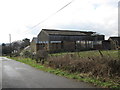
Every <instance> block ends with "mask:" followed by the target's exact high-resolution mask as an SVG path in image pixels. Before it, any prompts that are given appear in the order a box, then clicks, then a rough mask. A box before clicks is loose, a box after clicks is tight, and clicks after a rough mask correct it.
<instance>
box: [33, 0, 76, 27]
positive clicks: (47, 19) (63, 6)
mask: <svg viewBox="0 0 120 90" xmlns="http://www.w3.org/2000/svg"><path fill="white" fill-rule="evenodd" d="M73 1H74V0H72V1H70V2H69V3H67V4H66V5H65V6H63V7H62V8H60V9H59V10H58V11H56V12H55V13H53V14H52V15H50V16H49V17H47V18H46V19H44V20H43V21H41V22H39V23H38V24H36V25H34V26H33V27H32V29H33V28H35V27H37V26H39V25H40V24H41V23H43V22H45V21H46V20H48V19H49V18H51V17H53V16H54V15H56V14H57V13H58V12H60V11H61V10H63V9H64V8H66V7H67V6H68V5H70V4H71V3H73Z"/></svg>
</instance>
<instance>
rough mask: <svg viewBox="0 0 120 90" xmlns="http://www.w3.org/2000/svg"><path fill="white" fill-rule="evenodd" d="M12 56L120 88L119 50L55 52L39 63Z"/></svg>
mask: <svg viewBox="0 0 120 90" xmlns="http://www.w3.org/2000/svg"><path fill="white" fill-rule="evenodd" d="M11 58H12V59H14V60H17V61H20V62H23V63H26V64H29V65H31V66H33V67H35V68H37V69H40V70H43V71H47V72H50V73H54V74H57V75H60V76H65V77H67V78H72V79H76V80H80V81H84V82H89V83H93V84H94V85H97V86H100V87H110V88H120V83H119V82H120V73H119V72H120V59H119V51H118V50H106V51H105V50H104V51H100V50H95V51H82V52H65V53H54V54H49V55H48V57H47V58H46V59H45V60H44V62H43V61H40V62H39V63H37V62H36V60H35V59H33V58H32V59H31V58H23V57H11Z"/></svg>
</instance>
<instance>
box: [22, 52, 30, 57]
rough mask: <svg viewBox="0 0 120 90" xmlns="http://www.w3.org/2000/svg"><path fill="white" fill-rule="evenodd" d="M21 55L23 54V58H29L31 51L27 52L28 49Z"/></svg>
mask: <svg viewBox="0 0 120 90" xmlns="http://www.w3.org/2000/svg"><path fill="white" fill-rule="evenodd" d="M22 55H23V57H25V58H31V57H32V53H31V52H29V51H24V52H23V54H22Z"/></svg>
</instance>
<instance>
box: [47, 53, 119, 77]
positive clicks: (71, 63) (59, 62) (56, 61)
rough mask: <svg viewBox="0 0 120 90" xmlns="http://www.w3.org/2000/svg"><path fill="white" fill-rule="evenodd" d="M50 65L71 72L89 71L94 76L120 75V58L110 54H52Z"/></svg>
mask: <svg viewBox="0 0 120 90" xmlns="http://www.w3.org/2000/svg"><path fill="white" fill-rule="evenodd" d="M48 61H49V66H51V67H53V68H60V69H63V70H67V71H69V72H71V73H75V72H79V73H88V74H89V75H90V76H92V77H105V78H106V77H107V78H108V77H109V78H115V77H120V73H119V72H120V60H119V59H117V60H116V59H114V58H111V57H109V56H102V57H101V56H92V57H84V58H83V57H80V56H79V55H78V54H66V55H63V56H50V57H49V59H48Z"/></svg>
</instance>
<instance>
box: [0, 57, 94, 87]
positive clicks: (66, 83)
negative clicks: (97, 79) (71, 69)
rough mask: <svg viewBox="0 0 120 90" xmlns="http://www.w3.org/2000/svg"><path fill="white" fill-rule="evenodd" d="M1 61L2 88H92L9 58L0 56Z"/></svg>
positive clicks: (89, 85)
mask: <svg viewBox="0 0 120 90" xmlns="http://www.w3.org/2000/svg"><path fill="white" fill-rule="evenodd" d="M1 61H2V65H1V66H2V67H1V66H0V70H1V68H2V88H94V86H92V85H91V84H87V83H84V82H77V81H75V80H71V79H67V78H65V77H60V76H57V75H54V74H50V73H47V72H44V71H40V70H37V69H35V68H33V67H31V66H29V65H26V64H23V63H20V62H17V61H14V60H11V59H7V58H0V64H1ZM0 76H1V75H0ZM0 81H1V78H0ZM0 84H1V82H0Z"/></svg>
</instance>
